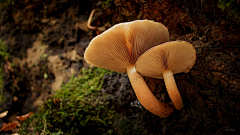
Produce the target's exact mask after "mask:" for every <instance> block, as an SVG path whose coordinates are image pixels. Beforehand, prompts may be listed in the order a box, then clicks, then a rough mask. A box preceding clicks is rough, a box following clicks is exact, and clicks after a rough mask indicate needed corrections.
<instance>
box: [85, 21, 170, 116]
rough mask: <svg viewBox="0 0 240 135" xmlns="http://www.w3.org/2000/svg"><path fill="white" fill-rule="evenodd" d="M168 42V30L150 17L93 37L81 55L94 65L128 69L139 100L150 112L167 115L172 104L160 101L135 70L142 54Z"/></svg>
mask: <svg viewBox="0 0 240 135" xmlns="http://www.w3.org/2000/svg"><path fill="white" fill-rule="evenodd" d="M167 41H169V33H168V29H167V28H166V27H165V26H164V25H163V24H161V23H157V22H153V21H149V20H136V21H132V22H126V23H120V24H117V25H115V26H113V27H111V28H110V29H108V30H107V31H104V32H103V33H102V34H100V35H98V36H96V37H95V38H94V39H92V40H91V42H90V44H89V46H88V47H87V49H86V50H85V53H84V58H85V60H86V61H87V62H88V63H89V64H91V65H93V66H97V67H100V68H105V69H108V70H112V71H116V72H121V73H126V72H127V73H128V77H129V79H130V82H131V84H132V87H133V89H134V92H135V94H136V96H137V98H138V100H139V102H140V103H141V104H142V105H143V106H144V107H145V108H146V109H147V110H148V111H150V112H152V113H153V114H155V115H158V116H160V117H168V116H170V115H171V114H172V113H173V112H174V106H173V105H171V104H168V103H163V102H160V101H159V100H158V99H157V98H156V97H155V96H154V95H153V93H152V92H151V90H150V89H149V88H148V86H147V84H146V82H145V81H144V79H143V77H142V76H141V75H139V73H138V72H136V70H135V62H136V60H137V59H138V57H139V56H140V55H141V54H143V53H144V52H145V51H147V50H148V49H149V48H151V47H153V46H156V45H159V44H161V43H164V42H167Z"/></svg>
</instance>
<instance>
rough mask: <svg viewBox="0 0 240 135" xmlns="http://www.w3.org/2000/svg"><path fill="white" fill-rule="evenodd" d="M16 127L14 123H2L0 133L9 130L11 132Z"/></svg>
mask: <svg viewBox="0 0 240 135" xmlns="http://www.w3.org/2000/svg"><path fill="white" fill-rule="evenodd" d="M16 127H17V123H14V122H12V123H8V124H7V123H3V126H2V128H1V129H0V132H1V131H9V130H12V129H14V128H16Z"/></svg>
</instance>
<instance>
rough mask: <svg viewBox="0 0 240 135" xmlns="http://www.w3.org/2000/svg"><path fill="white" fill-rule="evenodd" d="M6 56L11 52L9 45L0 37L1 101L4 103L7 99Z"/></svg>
mask: <svg viewBox="0 0 240 135" xmlns="http://www.w3.org/2000/svg"><path fill="white" fill-rule="evenodd" d="M5 57H9V54H8V53H7V46H6V45H5V42H4V41H2V40H1V39H0V61H1V63H0V103H3V102H4V101H5V98H4V96H3V94H4V88H3V85H4V82H3V81H4V80H3V75H4V72H3V61H4V60H5Z"/></svg>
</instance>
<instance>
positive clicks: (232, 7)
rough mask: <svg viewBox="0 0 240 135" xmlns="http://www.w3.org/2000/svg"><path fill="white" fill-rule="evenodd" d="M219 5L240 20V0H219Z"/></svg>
mask: <svg viewBox="0 0 240 135" xmlns="http://www.w3.org/2000/svg"><path fill="white" fill-rule="evenodd" d="M218 7H219V8H221V9H222V11H227V12H228V14H229V16H232V17H234V19H235V20H236V21H237V22H239V21H240V1H239V0H219V2H218Z"/></svg>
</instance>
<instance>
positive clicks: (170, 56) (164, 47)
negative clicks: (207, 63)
mask: <svg viewBox="0 0 240 135" xmlns="http://www.w3.org/2000/svg"><path fill="white" fill-rule="evenodd" d="M195 61H196V50H195V48H194V47H193V45H192V44H190V43H189V42H186V41H172V42H167V43H163V44H160V45H158V46H155V47H153V48H151V49H149V50H148V51H147V52H145V53H144V54H142V55H141V56H140V57H139V58H138V60H137V62H136V65H135V66H136V70H137V71H138V72H139V73H140V74H142V75H143V76H147V77H152V78H158V79H163V74H162V73H163V72H164V71H165V70H166V69H169V70H171V71H172V72H173V74H175V73H181V72H185V73H187V72H189V70H190V69H191V68H192V67H193V65H194V64H195Z"/></svg>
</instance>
